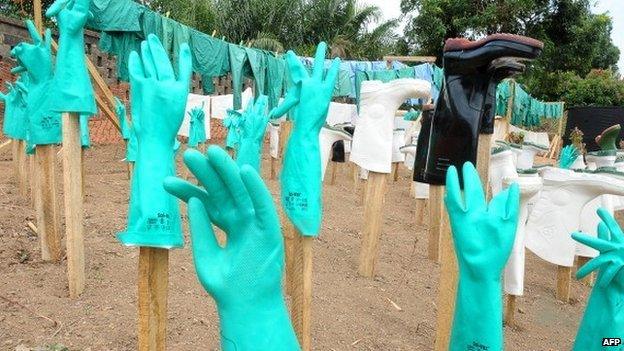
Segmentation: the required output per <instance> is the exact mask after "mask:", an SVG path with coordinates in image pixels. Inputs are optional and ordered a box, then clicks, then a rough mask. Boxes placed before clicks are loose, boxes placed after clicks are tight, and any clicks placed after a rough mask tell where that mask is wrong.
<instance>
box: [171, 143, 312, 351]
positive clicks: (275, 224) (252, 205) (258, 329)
mask: <svg viewBox="0 0 624 351" xmlns="http://www.w3.org/2000/svg"><path fill="white" fill-rule="evenodd" d="M184 163H185V164H186V165H187V167H188V168H189V170H190V171H191V172H193V174H194V175H195V177H196V178H197V179H198V180H199V182H200V184H201V185H202V187H198V186H196V185H193V184H191V183H189V182H187V181H184V180H182V179H179V178H175V177H169V178H167V179H166V180H165V189H167V191H169V192H170V193H171V194H173V195H175V196H177V197H179V198H180V199H181V200H183V201H185V202H188V215H189V219H190V228H191V242H192V247H193V260H194V262H195V271H196V272H197V277H198V278H199V282H200V283H201V284H202V286H203V287H204V289H206V291H207V292H208V293H209V294H210V295H211V296H212V297H213V298H214V300H215V302H216V305H217V310H218V312H219V319H220V321H221V347H222V349H223V350H224V351H234V350H238V351H241V350H275V351H291V350H299V349H300V348H299V344H298V342H297V338H296V336H295V332H294V330H293V328H292V325H291V323H290V319H289V317H288V310H287V308H286V302H285V299H284V292H283V291H282V284H281V282H282V278H283V274H284V243H283V239H282V235H281V232H280V223H279V217H278V215H277V210H276V208H275V204H274V203H273V199H272V197H271V193H270V192H269V190H268V189H267V187H266V186H265V184H264V183H263V181H262V179H261V178H260V176H259V175H258V173H257V172H256V171H255V170H254V169H253V168H252V167H251V166H249V165H243V166H242V167H240V168H239V167H238V165H236V163H234V161H232V159H231V158H230V157H229V155H228V154H227V153H226V152H225V151H224V150H223V149H221V148H219V147H217V146H210V147H209V148H208V152H207V156H204V155H202V154H201V153H200V152H199V151H197V150H192V149H189V150H187V151H186V152H185V153H184ZM213 224H214V225H215V226H217V227H219V228H220V229H222V230H223V231H224V232H225V233H226V235H227V244H226V245H225V247H223V248H222V247H220V246H219V244H218V243H217V240H216V237H215V233H214V231H213V229H212V225H213Z"/></svg>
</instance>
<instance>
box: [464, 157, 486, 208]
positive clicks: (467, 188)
mask: <svg viewBox="0 0 624 351" xmlns="http://www.w3.org/2000/svg"><path fill="white" fill-rule="evenodd" d="M462 173H463V174H462V176H463V178H464V196H465V199H466V209H469V210H479V209H485V206H486V205H485V194H484V193H483V186H481V179H480V178H479V173H477V170H476V169H475V167H474V165H473V164H472V163H470V162H466V163H464V166H463V167H462Z"/></svg>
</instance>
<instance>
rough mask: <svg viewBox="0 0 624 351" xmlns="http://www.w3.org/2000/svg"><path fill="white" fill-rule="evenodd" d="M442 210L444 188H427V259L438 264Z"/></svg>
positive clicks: (443, 211)
mask: <svg viewBox="0 0 624 351" xmlns="http://www.w3.org/2000/svg"><path fill="white" fill-rule="evenodd" d="M445 215H446V210H445V208H444V186H440V185H431V186H429V244H428V256H429V259H430V260H432V261H435V262H440V240H442V229H443V228H442V224H443V223H442V216H445Z"/></svg>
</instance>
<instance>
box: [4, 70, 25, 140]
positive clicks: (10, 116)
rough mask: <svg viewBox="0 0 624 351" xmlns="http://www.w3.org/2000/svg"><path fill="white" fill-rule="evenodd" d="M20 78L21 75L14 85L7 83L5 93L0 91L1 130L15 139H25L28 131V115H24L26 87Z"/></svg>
mask: <svg viewBox="0 0 624 351" xmlns="http://www.w3.org/2000/svg"><path fill="white" fill-rule="evenodd" d="M21 80H22V77H20V78H19V79H18V80H17V81H16V82H15V84H14V85H13V84H10V83H7V88H8V91H7V93H6V94H3V93H0V99H1V100H2V101H4V120H3V122H2V132H3V133H4V135H6V136H8V137H9V138H13V139H16V140H25V139H26V133H27V131H28V117H27V115H26V107H27V106H26V99H27V95H28V88H27V87H26V85H25V84H24V83H23V82H21Z"/></svg>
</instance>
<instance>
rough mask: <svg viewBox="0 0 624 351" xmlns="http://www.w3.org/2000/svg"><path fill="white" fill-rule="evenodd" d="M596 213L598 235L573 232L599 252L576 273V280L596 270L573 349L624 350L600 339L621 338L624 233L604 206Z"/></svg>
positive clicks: (577, 238) (622, 332)
mask: <svg viewBox="0 0 624 351" xmlns="http://www.w3.org/2000/svg"><path fill="white" fill-rule="evenodd" d="M598 216H600V218H601V219H602V222H601V223H600V224H599V225H598V238H594V237H590V236H588V235H586V234H582V233H574V234H572V238H573V239H574V240H576V241H578V242H580V243H582V244H585V245H587V246H589V247H591V248H593V249H596V250H598V251H599V252H600V255H599V256H598V257H596V258H594V259H592V260H591V261H589V262H587V264H586V265H584V266H583V267H581V268H580V269H579V270H578V272H577V273H576V277H577V279H582V278H583V277H585V276H587V275H588V274H590V273H591V272H593V271H596V270H598V271H599V272H598V276H597V279H596V284H595V285H594V288H593V289H592V292H591V296H590V297H589V301H588V302H587V308H586V309H585V314H584V315H583V320H582V321H581V325H580V327H579V330H578V333H577V335H576V341H575V342H574V351H609V350H614V351H621V350H624V346H622V345H619V347H613V346H611V347H606V346H602V338H620V340H622V339H624V308H623V307H624V233H622V229H621V228H620V226H619V225H618V223H617V221H616V220H615V219H614V218H613V217H612V216H611V215H610V214H609V212H607V211H606V210H605V209H603V208H600V209H598Z"/></svg>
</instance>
